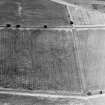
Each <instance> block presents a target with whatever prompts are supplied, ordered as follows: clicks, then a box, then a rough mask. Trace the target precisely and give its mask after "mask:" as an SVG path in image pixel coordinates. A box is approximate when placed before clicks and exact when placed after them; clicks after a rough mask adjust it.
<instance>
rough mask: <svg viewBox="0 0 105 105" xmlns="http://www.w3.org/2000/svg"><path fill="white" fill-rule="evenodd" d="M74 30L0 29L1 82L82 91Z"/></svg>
mask: <svg viewBox="0 0 105 105" xmlns="http://www.w3.org/2000/svg"><path fill="white" fill-rule="evenodd" d="M75 51H76V50H75V47H74V41H73V38H72V32H71V30H70V31H64V30H62V31H57V30H39V29H38V30H12V29H2V30H1V31H0V86H1V87H3V88H13V89H17V88H19V89H26V90H48V91H49V90H50V91H61V90H63V91H69V92H81V83H80V76H79V67H78V65H77V61H76V56H75Z"/></svg>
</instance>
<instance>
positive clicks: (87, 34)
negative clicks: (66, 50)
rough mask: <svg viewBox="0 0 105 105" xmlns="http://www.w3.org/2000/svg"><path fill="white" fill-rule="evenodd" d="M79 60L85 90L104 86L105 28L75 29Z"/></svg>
mask: <svg viewBox="0 0 105 105" xmlns="http://www.w3.org/2000/svg"><path fill="white" fill-rule="evenodd" d="M75 37H76V41H77V47H78V53H79V60H80V62H81V65H82V66H81V67H82V69H83V74H84V79H85V82H86V89H87V90H92V91H96V90H104V88H105V29H97V28H94V29H84V30H83V29H77V32H76V34H75Z"/></svg>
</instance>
